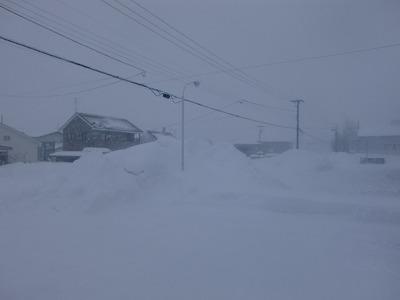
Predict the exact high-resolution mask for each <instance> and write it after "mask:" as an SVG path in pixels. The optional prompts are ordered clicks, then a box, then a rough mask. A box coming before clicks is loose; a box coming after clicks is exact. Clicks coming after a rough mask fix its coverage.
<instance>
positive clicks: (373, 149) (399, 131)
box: [350, 124, 400, 155]
mask: <svg viewBox="0 0 400 300" xmlns="http://www.w3.org/2000/svg"><path fill="white" fill-rule="evenodd" d="M350 152H355V153H364V154H366V155H368V154H382V155H385V154H387V155H400V126H398V125H396V124H391V125H390V126H386V127H384V128H375V129H364V128H362V129H360V130H359V133H358V136H357V137H356V138H355V139H354V140H353V141H352V142H351V143H350Z"/></svg>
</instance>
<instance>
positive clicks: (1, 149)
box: [0, 145, 12, 166]
mask: <svg viewBox="0 0 400 300" xmlns="http://www.w3.org/2000/svg"><path fill="white" fill-rule="evenodd" d="M11 149H12V148H11V147H8V146H3V145H0V166H1V165H5V164H8V151H10V150H11Z"/></svg>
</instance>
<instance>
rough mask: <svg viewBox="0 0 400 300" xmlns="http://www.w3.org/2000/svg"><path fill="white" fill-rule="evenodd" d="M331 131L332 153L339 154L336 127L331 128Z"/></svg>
mask: <svg viewBox="0 0 400 300" xmlns="http://www.w3.org/2000/svg"><path fill="white" fill-rule="evenodd" d="M332 131H333V133H334V136H333V151H334V152H339V132H338V127H337V126H336V127H334V128H332Z"/></svg>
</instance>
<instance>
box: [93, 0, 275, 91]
mask: <svg viewBox="0 0 400 300" xmlns="http://www.w3.org/2000/svg"><path fill="white" fill-rule="evenodd" d="M101 1H102V2H103V3H104V4H106V5H107V6H109V7H110V8H112V9H113V10H115V11H117V12H119V13H120V14H122V15H124V16H126V17H127V18H129V19H131V20H133V21H134V22H135V23H137V24H139V25H140V26H142V27H144V28H146V29H147V30H149V31H151V32H153V33H154V34H156V35H157V36H159V37H161V38H162V39H164V40H166V41H168V42H170V43H172V44H173V45H175V46H176V47H178V48H179V49H181V50H183V51H185V52H187V53H189V54H191V55H192V56H194V57H196V58H198V59H200V60H202V61H203V62H205V63H207V64H208V65H210V66H212V67H214V68H216V69H217V70H219V71H220V73H224V74H227V75H229V76H231V77H232V78H234V79H236V80H238V81H240V82H242V83H244V84H246V85H249V86H251V87H253V88H258V89H260V86H259V85H258V84H256V83H254V82H252V81H251V80H249V79H248V78H245V77H244V76H243V75H241V74H236V73H233V72H232V71H231V69H230V68H227V67H226V66H224V65H223V64H221V63H220V62H218V61H217V60H216V59H215V58H212V57H210V56H208V55H206V54H204V53H202V52H200V51H199V50H198V49H196V48H195V47H193V46H191V45H190V44H188V43H186V42H185V41H182V40H180V39H179V38H177V37H176V36H174V35H172V34H171V33H170V32H168V31H166V30H165V29H163V28H161V27H160V26H159V25H157V24H155V23H154V22H152V21H150V20H148V19H147V18H146V17H143V16H142V15H140V14H139V13H137V12H136V11H135V10H133V9H132V8H131V7H129V6H127V5H125V4H123V3H121V2H120V1H118V0H114V2H116V3H118V4H119V5H120V6H122V7H124V8H125V9H126V10H128V11H129V12H130V13H133V14H134V15H136V16H138V17H140V18H141V19H144V20H145V21H146V22H148V23H149V24H150V25H152V26H153V27H155V28H156V29H158V30H160V31H162V32H164V33H166V34H167V35H168V36H170V37H171V38H172V39H171V38H170V37H167V36H165V35H164V34H162V33H160V32H159V31H157V30H156V29H154V28H152V27H151V26H149V25H147V24H145V23H143V22H142V21H140V20H138V19H137V18H135V17H134V16H132V15H131V14H129V13H126V12H125V11H123V10H122V9H120V8H118V7H116V6H115V5H113V4H111V3H109V2H108V1H106V0H101ZM261 89H262V90H263V91H264V92H267V93H269V94H270V93H271V91H270V90H268V89H265V88H264V87H261Z"/></svg>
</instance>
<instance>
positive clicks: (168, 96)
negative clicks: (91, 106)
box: [0, 35, 295, 129]
mask: <svg viewBox="0 0 400 300" xmlns="http://www.w3.org/2000/svg"><path fill="white" fill-rule="evenodd" d="M0 39H1V40H3V41H5V42H8V43H10V44H13V45H17V46H19V47H22V48H25V49H28V50H30V51H34V52H36V53H40V54H42V55H46V56H49V57H52V58H54V59H57V60H60V61H63V62H66V63H69V64H73V65H76V66H79V67H81V68H84V69H86V70H90V71H93V72H97V73H100V74H103V75H107V76H109V77H112V78H115V79H118V80H121V81H124V82H127V83H130V84H133V85H135V86H138V87H142V88H145V89H147V90H149V91H151V92H152V93H153V94H154V95H156V96H162V97H164V98H166V99H170V100H172V99H174V98H175V99H179V100H181V101H185V102H188V103H191V104H193V105H196V106H199V107H202V108H205V109H208V110H212V111H216V112H219V113H221V114H225V115H228V116H231V117H235V118H238V119H242V120H247V121H251V122H255V123H259V124H265V125H269V126H273V127H279V128H286V129H295V128H294V127H291V126H286V125H281V124H276V123H273V122H268V121H263V120H257V119H254V118H251V117H247V116H244V115H241V114H236V113H232V112H228V111H224V110H223V109H220V108H217V107H213V106H210V105H207V104H203V103H200V102H198V101H194V100H191V99H188V98H183V97H180V96H177V95H174V94H172V93H169V92H167V91H164V90H162V89H159V88H155V87H151V86H149V85H146V84H144V83H140V82H137V81H133V80H131V79H128V78H124V77H122V76H119V75H115V74H112V73H110V72H107V71H104V70H101V69H98V68H95V67H91V66H88V65H86V64H83V63H80V62H77V61H74V60H71V59H68V58H65V57H62V56H59V55H57V54H53V53H50V52H48V51H45V50H41V49H38V48H36V47H33V46H30V45H27V44H25V43H22V42H18V41H16V40H13V39H10V38H7V37H5V36H3V35H0Z"/></svg>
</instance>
